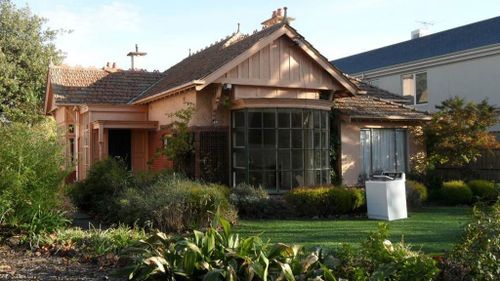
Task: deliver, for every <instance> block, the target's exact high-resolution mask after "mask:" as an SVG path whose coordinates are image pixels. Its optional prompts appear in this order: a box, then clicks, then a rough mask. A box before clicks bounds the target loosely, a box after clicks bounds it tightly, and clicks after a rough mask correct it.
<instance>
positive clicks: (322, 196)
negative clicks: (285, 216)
mask: <svg viewBox="0 0 500 281" xmlns="http://www.w3.org/2000/svg"><path fill="white" fill-rule="evenodd" d="M285 200H286V202H287V203H288V204H289V205H290V206H291V207H293V208H294V210H295V212H296V214H297V215H299V216H307V217H315V216H317V217H327V216H334V215H341V214H347V213H351V212H354V211H356V210H358V209H360V208H361V207H363V206H364V205H365V195H364V191H363V190H362V189H359V188H345V187H315V188H296V189H293V190H292V191H290V192H288V193H286V194H285Z"/></svg>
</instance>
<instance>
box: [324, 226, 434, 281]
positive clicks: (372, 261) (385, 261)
mask: <svg viewBox="0 0 500 281" xmlns="http://www.w3.org/2000/svg"><path fill="white" fill-rule="evenodd" d="M388 237H389V230H388V225H387V224H384V223H381V224H379V228H378V231H376V232H373V233H371V234H370V235H369V236H368V238H367V239H366V240H365V241H364V242H363V243H362V245H361V247H360V248H359V250H355V249H353V248H351V247H350V246H347V245H344V246H343V247H342V248H341V249H339V250H338V251H337V252H336V253H335V257H336V258H337V259H338V260H337V265H336V266H335V267H333V269H334V271H333V272H334V274H335V275H337V276H339V277H341V278H345V279H347V280H433V279H434V277H436V276H437V274H438V272H439V269H438V268H437V266H436V262H435V261H434V260H433V259H432V258H431V257H428V256H426V255H424V254H422V253H420V252H415V251H412V250H411V248H410V247H409V246H408V245H406V244H404V243H403V242H400V243H396V244H393V243H392V242H391V241H389V240H387V239H388Z"/></svg>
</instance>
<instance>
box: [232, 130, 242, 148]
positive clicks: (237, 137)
mask: <svg viewBox="0 0 500 281" xmlns="http://www.w3.org/2000/svg"><path fill="white" fill-rule="evenodd" d="M233 147H245V131H243V130H234V131H233Z"/></svg>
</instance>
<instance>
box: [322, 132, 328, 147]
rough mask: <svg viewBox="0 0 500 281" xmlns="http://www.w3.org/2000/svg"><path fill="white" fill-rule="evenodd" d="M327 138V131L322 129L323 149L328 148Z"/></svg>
mask: <svg viewBox="0 0 500 281" xmlns="http://www.w3.org/2000/svg"><path fill="white" fill-rule="evenodd" d="M329 138H330V136H329V135H328V131H327V130H322V131H321V148H324V149H329V148H330V142H329Z"/></svg>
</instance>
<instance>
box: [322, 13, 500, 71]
mask: <svg viewBox="0 0 500 281" xmlns="http://www.w3.org/2000/svg"><path fill="white" fill-rule="evenodd" d="M494 44H500V17H495V18H491V19H487V20H483V21H480V22H476V23H472V24H468V25H464V26H460V27H457V28H453V29H449V30H445V31H442V32H438V33H434V34H430V35H426V36H422V37H420V38H416V39H412V40H408V41H405V42H401V43H398V44H394V45H390V46H386V47H382V48H379V49H375V50H371V51H368V52H364V53H360V54H356V55H353V56H349V57H345V58H341V59H337V60H333V61H331V63H332V64H333V65H335V66H336V67H338V68H340V69H341V70H342V71H343V72H344V73H349V74H354V73H360V72H363V71H368V70H372V69H378V68H382V67H387V66H391V65H396V64H401V63H406V62H411V61H417V60H422V59H427V58H432V57H436V56H441V55H446V54H450V53H454V52H459V51H465V50H469V49H474V48H479V47H483V46H488V45H494Z"/></svg>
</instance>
